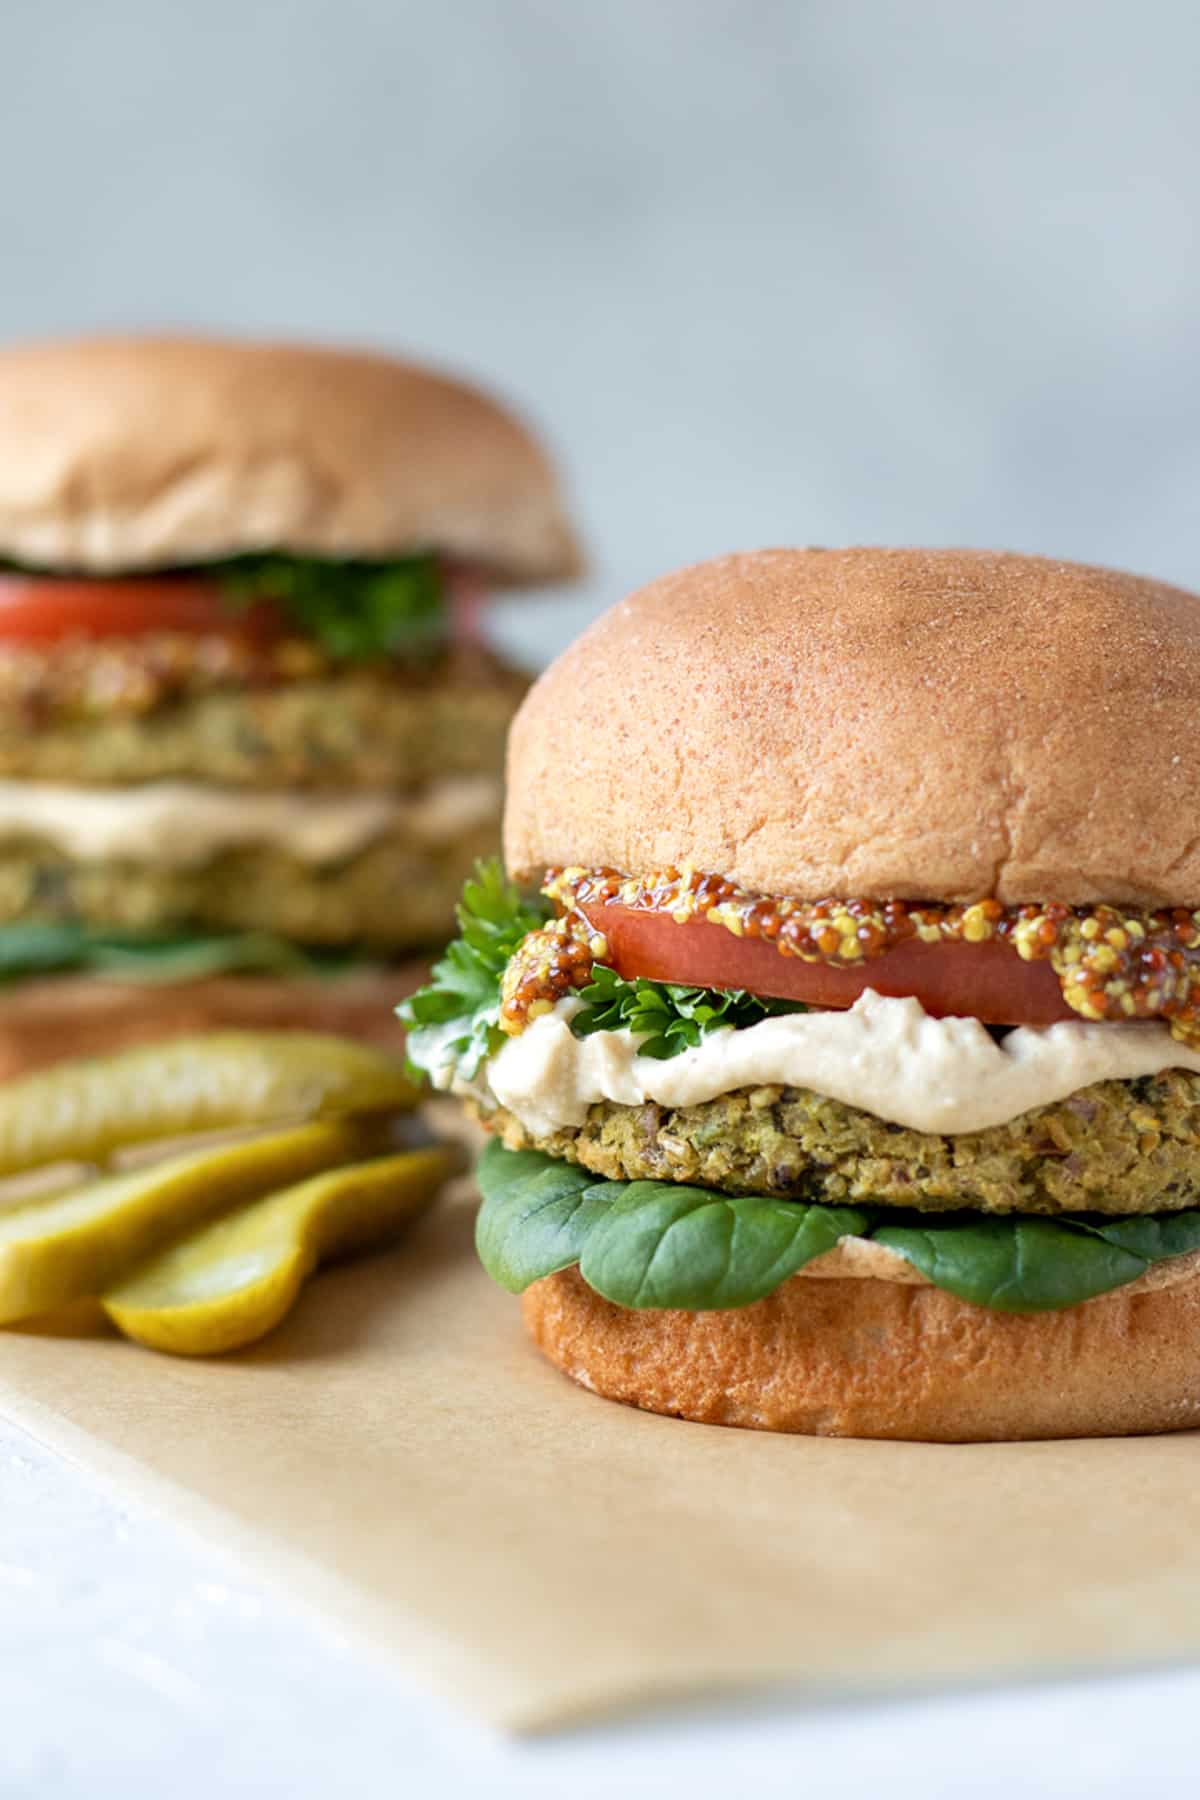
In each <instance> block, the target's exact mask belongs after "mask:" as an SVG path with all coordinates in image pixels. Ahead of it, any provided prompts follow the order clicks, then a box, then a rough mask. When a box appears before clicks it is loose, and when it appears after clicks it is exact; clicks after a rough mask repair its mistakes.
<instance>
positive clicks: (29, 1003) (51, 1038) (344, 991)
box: [0, 962, 428, 1081]
mask: <svg viewBox="0 0 1200 1800" xmlns="http://www.w3.org/2000/svg"><path fill="white" fill-rule="evenodd" d="M427 975H428V967H427V965H426V964H424V963H420V962H410V963H404V964H401V965H400V966H399V967H398V968H394V969H388V970H386V971H381V970H379V969H362V970H356V971H354V972H353V973H351V974H347V975H340V976H322V977H320V978H311V977H310V978H304V977H295V976H292V977H283V976H275V975H232V976H213V977H211V978H210V979H208V980H205V981H189V982H182V983H180V984H179V985H177V986H170V987H168V986H165V985H164V986H162V987H155V986H151V985H149V984H147V983H144V982H143V983H135V982H116V981H107V980H104V979H102V978H101V977H98V976H94V975H86V976H82V975H81V976H51V977H48V978H46V979H44V980H39V981H24V982H22V983H20V985H19V986H18V987H16V988H14V989H13V991H12V992H11V994H8V993H6V994H5V997H4V1003H3V1011H2V1013H0V1081H8V1080H11V1079H12V1078H13V1077H14V1076H16V1075H25V1074H27V1073H28V1072H29V1071H30V1070H31V1069H41V1068H45V1067H46V1066H47V1065H48V1064H50V1063H55V1062H59V1061H62V1060H63V1059H65V1058H66V1057H69V1056H99V1055H103V1054H107V1052H109V1051H111V1050H123V1049H125V1048H127V1047H128V1046H130V1045H132V1044H149V1043H154V1042H158V1041H162V1040H165V1039H167V1038H172V1037H188V1036H191V1035H192V1034H193V1033H194V1032H199V1031H210V1030H217V1029H220V1028H222V1027H230V1028H239V1029H243V1030H259V1031H284V1030H296V1031H327V1032H332V1033H333V1034H335V1035H337V1036H344V1037H354V1038H360V1039H362V1040H363V1041H364V1042H366V1043H372V1044H378V1045H379V1046H380V1047H381V1048H382V1049H393V1050H396V1051H401V1050H402V1049H403V1047H404V1032H403V1029H402V1027H401V1025H400V1022H399V1020H398V1019H397V1018H396V1016H395V1009H396V1007H397V1006H398V1005H399V1004H400V1001H401V1000H402V999H404V997H405V995H407V994H411V993H412V992H413V991H414V990H415V989H416V988H418V987H419V986H420V985H421V983H422V981H424V980H425V979H426V977H427Z"/></svg>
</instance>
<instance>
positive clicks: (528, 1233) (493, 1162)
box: [475, 1141, 612, 1294]
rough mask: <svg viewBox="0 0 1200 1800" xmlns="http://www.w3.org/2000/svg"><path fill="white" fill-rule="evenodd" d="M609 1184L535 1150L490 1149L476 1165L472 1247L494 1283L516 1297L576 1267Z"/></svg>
mask: <svg viewBox="0 0 1200 1800" xmlns="http://www.w3.org/2000/svg"><path fill="white" fill-rule="evenodd" d="M611 1185H612V1184H611V1183H610V1182H606V1181H597V1179H596V1177H595V1176H594V1175H593V1174H591V1173H590V1172H589V1171H588V1170H587V1169H579V1168H576V1167H575V1166H574V1164H572V1163H561V1162H555V1161H554V1160H553V1159H552V1158H551V1157H548V1156H543V1155H542V1154H541V1152H540V1151H538V1150H506V1149H505V1148H504V1146H503V1145H502V1144H500V1143H497V1142H495V1141H493V1142H492V1143H490V1144H489V1145H488V1147H487V1149H486V1150H485V1151H484V1153H483V1155H482V1157H481V1158H480V1162H479V1186H480V1189H481V1191H482V1193H483V1196H484V1204H483V1206H482V1207H481V1208H480V1210H479V1217H478V1219H477V1221H476V1226H475V1248H476V1250H477V1251H478V1252H479V1260H480V1262H481V1263H482V1264H483V1266H484V1268H485V1269H486V1270H487V1272H488V1274H489V1275H490V1276H491V1278H492V1280H493V1281H494V1282H496V1284H497V1285H498V1286H499V1287H502V1288H507V1290H508V1292H509V1293H510V1294H519V1293H521V1292H522V1291H523V1290H524V1289H525V1288H527V1287H528V1286H529V1285H530V1283H531V1282H534V1281H540V1280H541V1278H542V1276H543V1275H553V1274H555V1273H556V1272H557V1271H558V1270H559V1269H567V1268H570V1267H571V1265H572V1264H573V1263H577V1262H578V1261H579V1256H580V1252H581V1251H582V1249H583V1246H584V1244H585V1243H586V1241H587V1238H588V1234H589V1232H590V1231H591V1229H592V1226H593V1225H594V1223H595V1221H596V1219H597V1217H598V1216H599V1214H600V1213H601V1212H602V1211H603V1210H604V1209H605V1208H606V1206H607V1205H608V1198H607V1190H608V1189H609V1187H610V1186H611Z"/></svg>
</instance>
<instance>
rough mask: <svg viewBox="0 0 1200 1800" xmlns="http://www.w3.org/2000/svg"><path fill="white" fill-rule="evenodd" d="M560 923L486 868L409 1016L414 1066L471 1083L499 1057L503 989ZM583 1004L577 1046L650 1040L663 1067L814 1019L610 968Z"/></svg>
mask: <svg viewBox="0 0 1200 1800" xmlns="http://www.w3.org/2000/svg"><path fill="white" fill-rule="evenodd" d="M550 915H551V907H550V905H549V902H548V901H545V900H541V899H539V900H536V901H532V900H527V899H523V898H522V896H521V895H520V894H519V893H518V891H517V889H516V888H515V887H514V886H513V885H512V883H511V882H509V881H506V880H505V878H504V875H503V872H502V871H501V868H500V865H499V863H498V862H495V861H492V862H487V863H481V864H480V865H479V866H478V868H477V870H476V875H475V880H474V881H469V882H468V883H467V885H466V887H465V888H464V890H463V897H462V900H461V902H460V904H459V908H458V927H459V935H458V937H457V938H455V940H454V942H453V943H452V944H451V945H450V947H449V948H448V950H447V951H446V954H445V956H444V957H443V958H442V960H441V962H439V963H436V964H435V965H434V968H433V975H432V979H431V980H430V982H429V983H428V984H427V985H426V986H425V987H423V988H422V989H421V990H420V992H419V993H416V994H414V995H413V996H412V998H411V999H409V1000H406V1001H405V1002H404V1004H403V1006H401V1008H400V1017H401V1018H402V1019H403V1020H404V1022H405V1023H406V1024H407V1025H408V1027H409V1037H408V1054H409V1059H410V1061H411V1062H412V1063H413V1064H414V1066H415V1067H416V1068H418V1069H424V1070H425V1071H426V1072H427V1073H432V1072H433V1071H434V1070H435V1069H437V1068H440V1067H444V1066H445V1065H446V1064H447V1063H448V1062H453V1063H454V1064H455V1065H456V1067H457V1070H458V1073H459V1074H460V1075H461V1076H463V1077H464V1078H465V1079H466V1080H468V1081H469V1080H470V1079H471V1078H472V1077H473V1076H474V1075H475V1073H476V1072H477V1070H478V1068H479V1065H480V1063H481V1062H483V1061H484V1060H485V1059H486V1058H487V1057H488V1056H490V1055H492V1053H493V1052H494V1051H495V1050H497V1049H499V1047H500V1045H501V1044H502V1043H503V1042H504V1034H503V1033H502V1032H501V1030H500V983H501V979H502V977H503V975H504V970H505V967H506V965H507V963H508V960H509V958H510V957H511V956H512V954H513V952H514V951H515V950H516V948H517V946H518V945H519V944H520V943H521V941H522V939H523V938H524V937H526V936H527V934H528V933H529V932H531V931H536V930H537V929H538V927H539V926H540V925H542V924H544V923H545V921H546V920H547V919H548V918H549V917H550ZM578 998H579V1000H580V1001H581V1002H582V1005H581V1007H580V1010H579V1011H578V1012H577V1013H576V1014H575V1016H574V1017H573V1019H572V1020H571V1029H572V1031H573V1032H574V1033H575V1036H576V1037H590V1036H591V1034H592V1033H593V1032H595V1031H622V1030H625V1029H628V1030H630V1031H632V1032H633V1033H634V1034H635V1035H636V1036H637V1037H638V1038H639V1039H640V1040H641V1042H640V1043H639V1044H638V1050H639V1053H640V1054H641V1055H642V1056H653V1057H655V1058H656V1059H658V1060H659V1061H665V1060H666V1059H667V1058H668V1057H672V1056H678V1055H679V1053H680V1052H681V1051H682V1050H687V1049H688V1048H690V1047H691V1046H693V1045H695V1044H698V1043H699V1042H700V1041H701V1039H702V1038H703V1037H704V1036H705V1034H706V1033H707V1032H710V1031H715V1030H716V1029H717V1028H718V1027H719V1026H723V1025H725V1026H733V1027H734V1028H735V1029H740V1028H741V1027H743V1026H746V1025H756V1024H757V1023H758V1022H759V1020H760V1019H767V1018H772V1017H774V1016H775V1015H777V1014H779V1013H789V1012H803V1011H804V1010H805V1008H804V1007H803V1006H802V1005H800V1004H799V1003H798V1002H796V1001H792V1000H769V999H760V998H759V997H758V995H756V994H747V993H745V992H743V991H742V990H741V989H734V990H723V989H714V988H699V987H677V986H674V985H673V984H670V983H667V982H661V981H645V980H637V981H626V980H625V979H624V978H623V977H622V976H620V975H618V974H617V972H616V970H615V969H610V968H607V967H606V966H604V965H603V964H600V963H598V964H596V966H595V967H594V968H593V970H592V979H591V981H590V983H589V984H588V986H587V987H584V988H581V989H580V990H579V994H578Z"/></svg>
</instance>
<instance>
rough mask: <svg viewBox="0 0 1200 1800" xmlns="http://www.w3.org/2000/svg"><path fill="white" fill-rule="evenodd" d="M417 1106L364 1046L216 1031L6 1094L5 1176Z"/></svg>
mask: <svg viewBox="0 0 1200 1800" xmlns="http://www.w3.org/2000/svg"><path fill="white" fill-rule="evenodd" d="M416 1102H417V1094H416V1091H415V1090H414V1088H413V1086H412V1084H411V1083H410V1082H409V1081H408V1080H407V1079H406V1077H405V1076H404V1074H403V1073H402V1071H401V1069H400V1068H399V1066H398V1064H397V1063H396V1062H395V1061H394V1060H393V1059H392V1058H390V1057H388V1056H385V1055H383V1054H382V1052H380V1051H378V1050H372V1049H370V1048H369V1047H368V1046H367V1045H365V1044H356V1043H350V1042H347V1040H346V1039H344V1038H336V1037H325V1036H322V1035H320V1034H319V1033H316V1032H300V1031H286V1032H285V1031H278V1032H269V1031H263V1032H257V1031H253V1032H252V1031H245V1032H239V1031H224V1032H208V1033H206V1034H205V1035H204V1036H203V1037H194V1038H176V1039H173V1040H171V1041H169V1042H167V1043H165V1044H148V1045H142V1046H139V1047H138V1048H137V1049H133V1050H125V1051H122V1052H119V1053H118V1054H117V1055H115V1056H104V1057H96V1058H90V1057H89V1058H86V1059H82V1060H80V1061H77V1062H67V1063H58V1064H56V1065H55V1066H54V1067H52V1068H49V1069H43V1070H39V1071H38V1072H37V1073H36V1074H33V1075H27V1076H25V1077H24V1078H23V1079H22V1080H19V1081H9V1082H4V1083H3V1084H0V1177H3V1176H7V1175H17V1174H20V1173H22V1172H23V1171H24V1170H26V1169H34V1168H39V1167H42V1166H43V1165H45V1164H48V1163H59V1162H78V1163H86V1162H101V1161H103V1160H104V1158H105V1157H107V1156H110V1155H112V1153H113V1152H114V1151H116V1150H120V1149H123V1148H124V1147H125V1146H126V1145H129V1144H141V1143H146V1142H148V1141H149V1140H151V1139H154V1138H164V1137H177V1136H180V1137H181V1136H184V1135H185V1134H187V1133H189V1132H200V1131H218V1130H222V1129H224V1128H225V1127H227V1126H230V1127H232V1126H238V1125H257V1124H270V1123H271V1122H272V1121H273V1120H281V1119H289V1118H311V1117H320V1116H329V1115H337V1114H343V1113H370V1112H383V1111H396V1110H398V1109H401V1108H406V1107H411V1106H414V1105H415V1104H416Z"/></svg>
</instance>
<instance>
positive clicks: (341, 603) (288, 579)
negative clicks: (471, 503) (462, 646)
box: [204, 551, 446, 662]
mask: <svg viewBox="0 0 1200 1800" xmlns="http://www.w3.org/2000/svg"><path fill="white" fill-rule="evenodd" d="M204 573H205V574H206V575H209V576H210V577H213V578H215V579H216V581H217V582H218V583H219V585H220V587H221V589H222V592H223V593H224V595H225V597H226V600H227V601H228V603H229V605H230V608H231V609H232V610H234V611H239V610H244V609H245V608H247V607H251V606H253V605H255V603H256V602H259V601H266V602H268V603H269V604H270V605H271V606H274V607H277V608H278V609H279V610H280V611H281V612H282V613H283V614H284V615H285V617H286V618H287V620H288V623H289V624H291V625H292V626H294V627H295V629H296V630H297V631H299V632H302V633H303V634H304V636H305V637H310V638H313V639H315V641H316V642H317V643H319V644H320V645H321V647H322V648H323V649H324V650H326V651H328V653H329V655H330V656H333V657H336V658H338V659H339V660H344V661H348V662H349V661H365V660H368V659H370V658H373V657H381V656H402V657H404V658H406V659H408V660H414V659H420V658H423V657H426V656H428V655H430V654H431V653H432V652H433V651H434V650H436V649H437V647H438V645H439V644H440V643H441V642H442V640H443V638H444V636H445V630H446V620H445V606H444V602H443V593H442V576H441V571H440V569H439V567H438V562H437V558H436V557H434V556H409V557H405V558H404V559H403V560H402V561H399V562H361V561H358V562H355V561H350V562H328V561H325V560H323V559H322V558H319V557H314V556H283V555H279V554H277V553H275V552H273V551H270V552H264V553H262V554H259V555H251V556H234V557H230V558H228V559H227V560H226V561H224V562H217V563H211V564H209V565H208V566H207V567H206V569H205V570H204Z"/></svg>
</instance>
